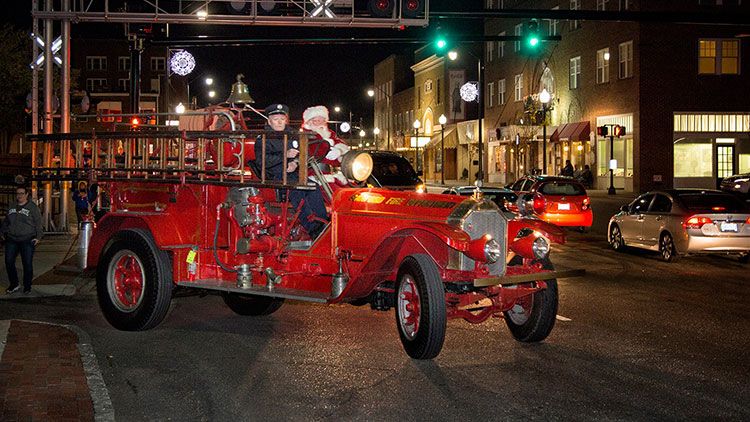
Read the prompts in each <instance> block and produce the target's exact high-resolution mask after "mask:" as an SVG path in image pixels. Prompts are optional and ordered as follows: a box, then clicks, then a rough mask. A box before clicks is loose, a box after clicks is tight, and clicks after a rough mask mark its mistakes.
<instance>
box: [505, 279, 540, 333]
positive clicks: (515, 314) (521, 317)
mask: <svg viewBox="0 0 750 422" xmlns="http://www.w3.org/2000/svg"><path fill="white" fill-rule="evenodd" d="M513 288H515V286H513ZM533 309H534V295H533V294H530V295H527V296H523V297H519V298H518V299H516V303H514V304H513V307H512V308H510V310H509V311H508V318H510V320H511V321H512V322H513V323H514V324H516V325H523V324H525V323H526V322H527V321H528V320H529V318H530V317H531V311H532V310H533Z"/></svg>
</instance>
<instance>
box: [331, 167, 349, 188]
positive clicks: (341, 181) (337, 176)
mask: <svg viewBox="0 0 750 422" xmlns="http://www.w3.org/2000/svg"><path fill="white" fill-rule="evenodd" d="M333 178H334V179H336V183H338V184H339V185H341V186H347V185H349V180H348V179H347V178H346V176H344V173H342V172H340V171H337V172H336V173H333Z"/></svg>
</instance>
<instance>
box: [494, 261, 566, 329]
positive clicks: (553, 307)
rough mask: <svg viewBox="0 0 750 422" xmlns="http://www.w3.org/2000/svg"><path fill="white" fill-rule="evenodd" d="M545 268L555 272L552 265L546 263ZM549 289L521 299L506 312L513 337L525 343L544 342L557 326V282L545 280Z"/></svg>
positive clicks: (521, 285) (525, 285) (527, 285)
mask: <svg viewBox="0 0 750 422" xmlns="http://www.w3.org/2000/svg"><path fill="white" fill-rule="evenodd" d="M543 267H544V268H545V269H548V270H554V267H553V266H552V263H551V262H549V261H546V262H544V265H543ZM544 282H545V283H546V284H547V288H546V289H544V290H541V291H538V292H536V293H534V294H530V295H527V296H523V297H520V298H518V299H517V300H516V303H515V304H514V305H513V307H512V308H511V309H510V310H508V311H505V312H504V313H503V314H504V316H505V323H506V324H507V325H508V328H509V329H510V332H511V334H513V337H514V338H515V339H516V340H518V341H522V342H524V343H534V342H538V341H542V340H544V339H545V338H547V336H548V335H549V333H550V332H551V331H552V328H553V327H554V326H555V318H556V317H557V280H554V279H552V280H544ZM537 283H538V282H531V283H528V284H520V285H518V286H519V287H535V286H536V285H537Z"/></svg>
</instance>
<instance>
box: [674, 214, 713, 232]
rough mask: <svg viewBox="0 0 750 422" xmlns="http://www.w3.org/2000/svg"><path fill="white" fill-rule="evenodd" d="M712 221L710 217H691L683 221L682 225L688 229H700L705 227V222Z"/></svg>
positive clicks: (709, 222)
mask: <svg viewBox="0 0 750 422" xmlns="http://www.w3.org/2000/svg"><path fill="white" fill-rule="evenodd" d="M711 223H713V221H711V219H710V218H708V217H690V218H688V219H687V220H685V222H684V223H682V226H683V227H685V228H686V229H699V228H701V227H703V225H704V224H711Z"/></svg>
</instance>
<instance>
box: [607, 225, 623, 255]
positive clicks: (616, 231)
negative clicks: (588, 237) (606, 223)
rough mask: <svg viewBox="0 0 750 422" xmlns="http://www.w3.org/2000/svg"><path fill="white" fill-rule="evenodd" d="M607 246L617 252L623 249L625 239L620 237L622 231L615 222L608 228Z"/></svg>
mask: <svg viewBox="0 0 750 422" xmlns="http://www.w3.org/2000/svg"><path fill="white" fill-rule="evenodd" d="M609 246H611V247H612V249H614V250H616V251H617V252H622V251H624V250H625V241H624V240H623V239H622V231H621V230H620V226H618V225H617V224H612V226H611V227H610V228H609Z"/></svg>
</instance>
